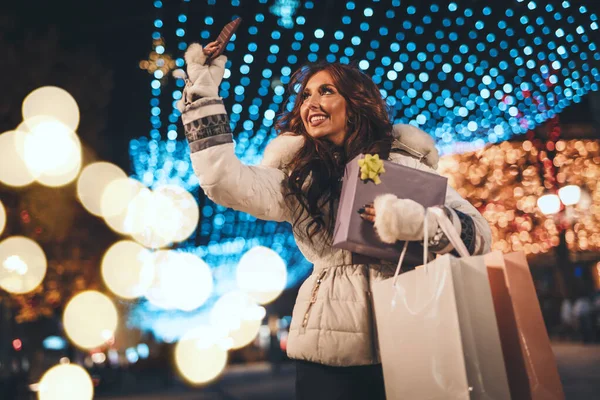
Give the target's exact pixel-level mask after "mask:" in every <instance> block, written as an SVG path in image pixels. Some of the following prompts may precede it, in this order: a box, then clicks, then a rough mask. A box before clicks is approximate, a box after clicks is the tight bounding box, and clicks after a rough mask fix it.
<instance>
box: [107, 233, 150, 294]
mask: <svg viewBox="0 0 600 400" xmlns="http://www.w3.org/2000/svg"><path fill="white" fill-rule="evenodd" d="M152 258H153V255H152V253H151V252H150V251H149V250H148V249H145V248H144V247H142V246H140V245H139V244H137V243H135V242H133V241H130V240H123V241H120V242H117V243H115V244H113V245H112V246H111V247H110V248H109V249H108V250H107V251H106V253H105V254H104V258H103V259H102V265H101V273H102V279H104V283H105V284H106V286H107V287H108V289H109V290H110V291H111V292H113V293H114V294H116V295H117V296H119V297H121V298H124V299H134V298H137V297H140V296H143V295H144V294H145V293H146V291H147V290H148V288H149V287H150V285H151V284H152V281H153V279H154V264H153V261H152Z"/></svg>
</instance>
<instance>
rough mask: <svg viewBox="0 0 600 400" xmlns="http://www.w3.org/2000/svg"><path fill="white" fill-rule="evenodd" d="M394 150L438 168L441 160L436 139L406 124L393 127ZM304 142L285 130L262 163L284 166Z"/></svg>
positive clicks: (267, 148)
mask: <svg viewBox="0 0 600 400" xmlns="http://www.w3.org/2000/svg"><path fill="white" fill-rule="evenodd" d="M392 135H393V136H394V140H393V142H392V152H403V153H407V154H408V155H409V156H411V157H414V158H417V159H418V160H419V161H421V162H422V163H424V164H425V165H427V166H429V167H431V168H434V169H435V168H437V164H438V161H439V155H438V151H437V149H436V147H435V141H434V140H433V138H432V137H431V136H429V135H428V134H427V133H425V132H424V131H422V130H421V129H419V128H417V127H415V126H412V125H406V124H396V125H394V127H393V130H392ZM303 144H304V138H303V137H302V136H300V135H296V134H294V133H292V132H285V133H282V134H281V135H279V136H277V137H276V138H275V139H273V140H272V141H271V142H270V143H269V144H268V145H267V147H266V148H265V152H264V156H263V160H262V162H261V165H263V166H267V167H274V168H282V167H283V166H285V165H287V164H288V163H289V162H290V161H291V159H292V157H294V155H295V154H296V153H297V152H298V150H300V147H302V145H303Z"/></svg>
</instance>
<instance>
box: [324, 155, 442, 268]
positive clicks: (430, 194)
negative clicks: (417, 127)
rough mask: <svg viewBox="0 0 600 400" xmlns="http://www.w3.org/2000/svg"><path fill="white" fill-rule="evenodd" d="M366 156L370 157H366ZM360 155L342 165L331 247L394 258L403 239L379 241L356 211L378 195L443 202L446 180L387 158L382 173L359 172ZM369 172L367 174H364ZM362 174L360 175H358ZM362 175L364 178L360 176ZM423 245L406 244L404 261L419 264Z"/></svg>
mask: <svg viewBox="0 0 600 400" xmlns="http://www.w3.org/2000/svg"><path fill="white" fill-rule="evenodd" d="M369 158H370V157H369ZM359 160H363V165H364V160H365V155H363V154H361V155H359V156H357V157H356V158H355V159H353V160H352V161H350V162H349V163H348V164H347V165H346V171H345V173H344V178H343V185H342V192H341V196H340V203H339V206H338V211H337V218H336V223H335V229H334V234H333V247H336V248H340V249H345V250H349V251H351V252H353V253H358V254H361V255H364V256H368V257H373V258H376V259H384V260H390V261H398V258H399V257H400V252H401V251H402V246H403V242H397V243H395V244H387V243H383V242H382V241H381V239H379V236H377V233H376V232H375V228H374V227H373V224H372V223H371V222H368V221H365V220H363V219H362V218H361V217H360V215H359V214H358V210H359V209H360V208H361V207H364V205H365V204H368V203H372V202H373V201H374V200H375V198H376V197H377V196H379V195H382V194H388V193H392V194H394V195H396V196H397V197H398V198H405V199H411V200H414V201H416V202H417V203H420V204H422V205H423V206H424V207H426V208H427V207H433V206H439V205H443V204H444V203H445V200H446V188H447V185H448V180H447V179H446V178H444V177H442V176H439V175H436V174H433V173H430V172H426V171H421V170H418V169H414V168H410V167H407V166H404V165H399V164H396V163H393V162H391V161H379V163H383V164H382V166H383V169H384V171H385V172H381V173H377V171H372V169H371V171H366V175H365V171H362V173H361V166H360V165H359ZM369 174H370V175H371V177H369V176H368V175H369ZM361 175H362V176H361ZM361 177H362V178H364V179H361ZM422 258H423V248H422V246H421V245H420V244H418V243H417V242H414V243H410V244H409V246H408V251H407V255H406V261H405V264H406V265H407V266H415V265H419V264H421V263H422Z"/></svg>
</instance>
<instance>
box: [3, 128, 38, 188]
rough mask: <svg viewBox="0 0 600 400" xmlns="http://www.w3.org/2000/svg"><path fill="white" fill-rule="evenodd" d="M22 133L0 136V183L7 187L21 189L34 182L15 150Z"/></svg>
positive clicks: (33, 177)
mask: <svg viewBox="0 0 600 400" xmlns="http://www.w3.org/2000/svg"><path fill="white" fill-rule="evenodd" d="M22 136H23V133H22V132H17V131H8V132H4V133H3V134H1V135H0V181H1V182H2V183H4V184H6V185H8V186H15V187H22V186H26V185H29V184H30V183H32V182H34V181H35V176H34V175H33V174H32V173H31V171H30V170H29V168H28V167H27V164H25V160H24V159H23V157H22V156H21V154H20V153H19V151H18V150H17V148H18V146H19V145H20V144H21V148H22V143H23V140H22Z"/></svg>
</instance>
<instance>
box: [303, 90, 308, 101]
mask: <svg viewBox="0 0 600 400" xmlns="http://www.w3.org/2000/svg"><path fill="white" fill-rule="evenodd" d="M309 96H310V94H308V93H306V92H304V93H302V99H303V100H306V99H308V97H309Z"/></svg>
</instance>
